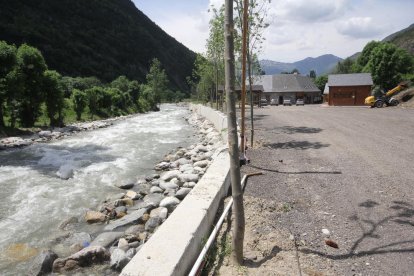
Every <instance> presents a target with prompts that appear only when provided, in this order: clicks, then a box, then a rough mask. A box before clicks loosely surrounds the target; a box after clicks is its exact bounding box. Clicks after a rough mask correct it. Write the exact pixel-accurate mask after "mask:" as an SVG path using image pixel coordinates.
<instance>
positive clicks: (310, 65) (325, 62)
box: [260, 54, 343, 76]
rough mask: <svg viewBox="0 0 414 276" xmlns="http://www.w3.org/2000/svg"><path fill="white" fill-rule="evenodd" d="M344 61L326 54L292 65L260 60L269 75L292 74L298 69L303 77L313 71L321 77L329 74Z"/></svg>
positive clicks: (292, 63)
mask: <svg viewBox="0 0 414 276" xmlns="http://www.w3.org/2000/svg"><path fill="white" fill-rule="evenodd" d="M342 60H343V59H342V58H340V57H337V56H335V55H332V54H325V55H321V56H318V57H307V58H304V59H302V60H299V61H295V62H291V63H289V62H279V61H272V60H267V59H264V60H260V66H261V67H262V70H264V71H265V73H266V74H268V75H273V74H280V73H282V72H291V71H292V70H293V69H298V70H299V72H300V73H301V74H303V75H306V74H309V72H310V71H311V70H315V72H316V74H317V75H318V76H319V75H323V74H326V73H328V72H329V71H330V70H331V69H333V68H334V67H335V65H336V64H337V63H338V61H342Z"/></svg>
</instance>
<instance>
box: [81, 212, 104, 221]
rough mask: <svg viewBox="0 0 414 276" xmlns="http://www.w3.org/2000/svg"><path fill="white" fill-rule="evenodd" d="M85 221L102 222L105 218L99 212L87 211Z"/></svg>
mask: <svg viewBox="0 0 414 276" xmlns="http://www.w3.org/2000/svg"><path fill="white" fill-rule="evenodd" d="M85 220H86V222H88V223H96V222H104V221H105V220H106V216H105V215H104V214H102V213H101V212H96V211H87V212H86V215H85Z"/></svg>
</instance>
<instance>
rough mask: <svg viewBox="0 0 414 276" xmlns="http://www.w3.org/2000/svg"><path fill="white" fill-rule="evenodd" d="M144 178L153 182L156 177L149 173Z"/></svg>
mask: <svg viewBox="0 0 414 276" xmlns="http://www.w3.org/2000/svg"><path fill="white" fill-rule="evenodd" d="M144 179H145V181H147V182H151V181H152V180H153V179H154V177H153V176H151V175H147V176H146V177H145V178H144Z"/></svg>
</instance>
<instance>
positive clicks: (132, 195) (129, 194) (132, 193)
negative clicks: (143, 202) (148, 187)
mask: <svg viewBox="0 0 414 276" xmlns="http://www.w3.org/2000/svg"><path fill="white" fill-rule="evenodd" d="M125 196H126V197H129V198H130V199H132V200H137V199H140V198H142V195H140V194H138V193H137V192H135V191H131V190H129V191H127V192H126V194H125Z"/></svg>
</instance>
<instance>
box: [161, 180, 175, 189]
mask: <svg viewBox="0 0 414 276" xmlns="http://www.w3.org/2000/svg"><path fill="white" fill-rule="evenodd" d="M160 188H161V189H163V190H169V189H172V190H174V189H177V188H178V185H177V184H175V183H172V182H164V181H161V182H160Z"/></svg>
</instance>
